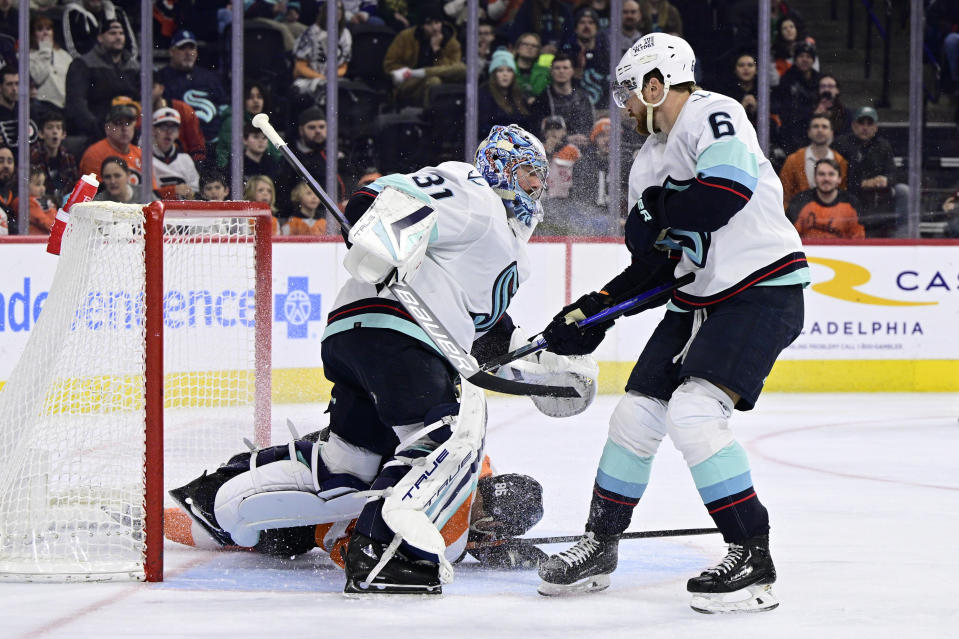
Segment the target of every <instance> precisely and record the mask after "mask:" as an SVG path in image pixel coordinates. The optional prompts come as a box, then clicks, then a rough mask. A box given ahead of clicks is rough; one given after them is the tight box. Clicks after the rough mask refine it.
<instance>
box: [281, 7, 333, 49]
mask: <svg viewBox="0 0 959 639" xmlns="http://www.w3.org/2000/svg"><path fill="white" fill-rule="evenodd" d="M337 4H338V5H339V8H340V12H342V11H343V2H342V0H340V2H338V3H337ZM301 9H302V5H301V4H300V3H299V2H298V1H297V0H290V1H289V2H287V3H286V11H285V12H284V13H283V15H282V16H281V17H280V22H281V23H282V24H283V26H284V27H286V28H287V29H288V30H289V32H290V35H292V36H293V38H294V39H295V38H299V37H300V36H301V35H303V32H304V31H306V30H307V28H308V27H307V26H306V25H305V24H303V23H302V22H300V10H301ZM317 14H318V15H319V14H323V15H324V16H325V15H326V6H325V5H323V4H321V5H320V9H319V11H318V12H317Z"/></svg>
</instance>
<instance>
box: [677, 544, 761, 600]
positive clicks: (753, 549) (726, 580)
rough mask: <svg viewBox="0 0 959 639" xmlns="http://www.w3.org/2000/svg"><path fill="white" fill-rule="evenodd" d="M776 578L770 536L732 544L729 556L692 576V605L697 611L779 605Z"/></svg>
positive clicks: (690, 589)
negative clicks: (774, 588) (773, 591)
mask: <svg viewBox="0 0 959 639" xmlns="http://www.w3.org/2000/svg"><path fill="white" fill-rule="evenodd" d="M775 582H776V567H775V566H774V565H773V560H772V557H771V556H770V554H769V536H768V535H761V536H757V537H753V538H752V539H747V540H746V541H745V542H743V543H742V545H740V544H729V551H728V552H727V554H726V557H725V558H724V559H723V560H722V561H721V562H720V563H719V564H718V565H716V566H713V567H712V568H708V569H707V570H705V571H703V573H702V574H700V575H699V576H698V577H693V578H692V579H690V580H689V582H688V583H687V584H686V589H687V590H688V591H689V592H691V593H692V595H693V599H692V601H691V602H690V604H689V605H690V606H691V607H692V609H693V610H695V611H696V612H702V613H704V614H715V613H724V612H763V611H765V610H772V609H773V608H775V607H777V606H778V605H779V601H778V600H777V599H776V597H775V596H774V595H773V593H772V584H773V583H775Z"/></svg>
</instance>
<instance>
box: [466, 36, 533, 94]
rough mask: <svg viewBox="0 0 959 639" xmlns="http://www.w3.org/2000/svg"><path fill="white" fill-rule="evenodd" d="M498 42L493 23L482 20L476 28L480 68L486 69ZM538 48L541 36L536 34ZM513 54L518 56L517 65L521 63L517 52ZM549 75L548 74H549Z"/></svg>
mask: <svg viewBox="0 0 959 639" xmlns="http://www.w3.org/2000/svg"><path fill="white" fill-rule="evenodd" d="M495 43H496V31H495V30H494V28H493V23H491V22H490V21H489V20H480V23H479V26H478V27H477V28H476V54H477V57H478V58H479V60H478V62H479V68H480V69H485V68H486V66H487V65H488V64H489V60H490V57H492V55H493V50H494V48H495V46H494V45H495ZM536 43H537V48H538V47H539V36H536ZM513 55H514V56H516V58H517V66H518V65H519V56H517V55H516V52H515V51H514V52H513ZM547 75H548V74H547ZM483 80H485V78H483V77H480V81H483ZM544 88H545V85H544Z"/></svg>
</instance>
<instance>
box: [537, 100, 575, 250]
mask: <svg viewBox="0 0 959 639" xmlns="http://www.w3.org/2000/svg"><path fill="white" fill-rule="evenodd" d="M540 131H541V133H540V139H541V140H542V141H543V150H544V151H546V158H547V159H548V160H549V177H548V178H547V179H546V193H545V197H548V198H549V199H550V200H551V201H554V203H555V202H556V201H558V200H566V199H568V198H569V196H570V189H572V186H573V168H574V165H575V164H576V162H577V161H578V160H579V159H580V157H582V154H581V153H580V151H579V148H578V147H577V146H576V145H574V144H570V143H569V141H568V140H567V136H566V121H565V120H563V117H562V116H559V115H551V116H548V117H546V118H543V123H542V127H541V129H540ZM565 215H566V213H565V212H562V213H560V214H559V216H558V218H557V219H556V220H555V221H556V222H557V224H555V225H552V226H548V227H547V228H546V229H544V233H545V234H547V235H559V234H562V233H564V232H565V230H564V229H565V228H566V227H565V225H563V224H562V219H561V218H562V217H564V216H565Z"/></svg>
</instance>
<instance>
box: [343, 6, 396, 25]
mask: <svg viewBox="0 0 959 639" xmlns="http://www.w3.org/2000/svg"><path fill="white" fill-rule="evenodd" d="M343 5H344V9H345V10H346V19H347V20H349V21H350V22H352V23H353V24H375V25H381V26H382V25H384V24H386V23H385V22H383V19H382V18H380V17H378V16H377V15H376V2H372V1H370V0H346V2H344V3H343Z"/></svg>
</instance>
